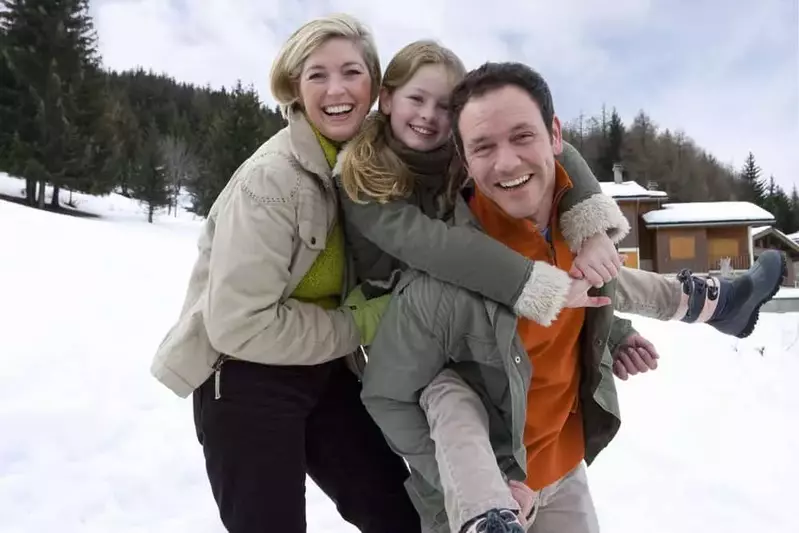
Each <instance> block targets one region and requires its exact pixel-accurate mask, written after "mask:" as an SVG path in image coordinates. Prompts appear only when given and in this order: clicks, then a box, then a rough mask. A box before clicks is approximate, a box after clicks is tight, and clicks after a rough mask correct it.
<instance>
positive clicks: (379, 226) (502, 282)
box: [339, 187, 533, 307]
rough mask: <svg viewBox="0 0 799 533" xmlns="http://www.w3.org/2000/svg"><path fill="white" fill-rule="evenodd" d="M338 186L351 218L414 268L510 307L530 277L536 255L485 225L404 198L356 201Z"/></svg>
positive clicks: (368, 236) (379, 244) (350, 221)
mask: <svg viewBox="0 0 799 533" xmlns="http://www.w3.org/2000/svg"><path fill="white" fill-rule="evenodd" d="M339 191H340V195H339V196H340V198H341V203H342V206H343V209H344V216H345V217H346V219H347V222H348V224H349V225H351V226H352V227H353V228H354V229H355V230H356V231H358V232H359V233H360V234H361V235H363V237H365V238H366V239H367V240H369V241H370V242H372V243H374V244H375V245H376V246H377V247H378V248H380V249H381V250H383V252H385V253H387V254H389V255H391V256H393V257H395V258H397V259H399V260H400V261H402V262H403V263H405V264H407V265H408V266H409V267H411V268H414V269H418V270H421V271H423V272H426V273H428V274H430V275H431V276H433V277H434V278H437V279H439V280H441V281H445V282H448V283H452V284H453V285H456V286H459V287H463V288H465V289H468V290H471V291H473V292H476V293H478V294H481V295H483V296H485V297H486V298H489V299H491V300H494V301H495V302H499V303H502V304H504V305H507V306H509V307H512V306H513V305H514V304H515V303H516V301H517V299H518V298H519V295H520V294H521V292H522V288H523V287H524V284H525V283H526V282H527V280H528V279H529V278H530V274H531V272H532V269H533V263H532V261H530V260H529V259H527V258H525V257H524V256H522V255H520V254H518V253H516V252H514V251H513V250H511V249H510V248H508V247H507V246H505V245H504V244H502V243H500V242H499V241H497V240H495V239H492V238H491V237H489V236H488V235H486V234H484V233H482V232H480V231H477V230H475V229H472V228H468V227H462V226H450V225H448V224H446V223H445V222H443V221H441V220H436V219H433V218H430V217H428V216H427V215H426V214H424V213H423V212H422V210H421V209H419V208H418V207H416V206H415V205H413V204H410V203H408V202H405V201H403V200H394V201H392V202H389V203H386V204H379V203H376V202H368V203H357V202H354V201H352V199H350V198H349V197H348V196H347V195H346V194H345V193H344V192H343V190H342V188H341V187H339ZM354 253H356V254H357V253H358V250H357V249H355V250H354ZM487 272H490V273H492V275H486V273H487Z"/></svg>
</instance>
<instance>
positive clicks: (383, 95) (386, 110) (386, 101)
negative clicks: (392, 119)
mask: <svg viewBox="0 0 799 533" xmlns="http://www.w3.org/2000/svg"><path fill="white" fill-rule="evenodd" d="M378 107H379V108H380V112H381V113H383V114H384V115H390V114H391V93H390V92H388V89H386V88H385V87H380V93H379V100H378Z"/></svg>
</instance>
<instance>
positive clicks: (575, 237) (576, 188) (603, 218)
mask: <svg viewBox="0 0 799 533" xmlns="http://www.w3.org/2000/svg"><path fill="white" fill-rule="evenodd" d="M558 162H559V163H560V164H561V165H562V166H563V168H564V170H566V173H567V174H568V175H569V178H571V181H572V188H571V189H569V190H568V191H567V192H566V194H564V195H563V198H562V199H561V201H560V213H561V215H560V225H561V230H562V232H563V236H564V237H565V238H566V240H567V241H568V243H569V248H570V249H571V250H572V252H577V251H579V250H580V248H581V246H582V243H583V241H585V239H587V238H588V237H590V236H592V235H594V234H596V233H599V232H600V231H604V232H607V234H608V237H610V238H611V240H612V241H613V242H614V243H616V244H618V243H619V242H621V240H622V239H624V237H625V236H626V235H627V234H628V233H629V232H630V223H629V222H628V221H627V218H626V217H625V216H624V213H622V211H621V209H620V208H619V206H618V204H616V201H615V200H613V198H612V197H610V196H608V195H606V194H603V193H602V188H601V186H600V185H599V182H598V181H597V179H596V176H594V173H593V172H591V168H590V167H589V166H588V163H586V161H585V159H583V156H582V155H580V152H578V151H577V149H576V148H574V147H573V146H572V145H570V144H569V143H567V142H565V141H564V142H563V153H562V154H561V155H560V156H558Z"/></svg>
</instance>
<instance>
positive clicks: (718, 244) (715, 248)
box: [708, 239, 741, 258]
mask: <svg viewBox="0 0 799 533" xmlns="http://www.w3.org/2000/svg"><path fill="white" fill-rule="evenodd" d="M708 255H710V257H714V258H718V257H737V256H739V255H741V252H740V250H739V249H738V239H710V241H709V242H708Z"/></svg>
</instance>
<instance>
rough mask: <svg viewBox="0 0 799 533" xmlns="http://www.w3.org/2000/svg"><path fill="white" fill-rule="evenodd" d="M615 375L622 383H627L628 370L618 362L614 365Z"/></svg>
mask: <svg viewBox="0 0 799 533" xmlns="http://www.w3.org/2000/svg"><path fill="white" fill-rule="evenodd" d="M613 373H614V374H615V375H616V377H617V378H619V379H620V380H622V381H627V378H628V377H629V376H628V374H627V369H626V368H624V364H622V362H621V361H618V360H617V361H616V362H614V363H613Z"/></svg>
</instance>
